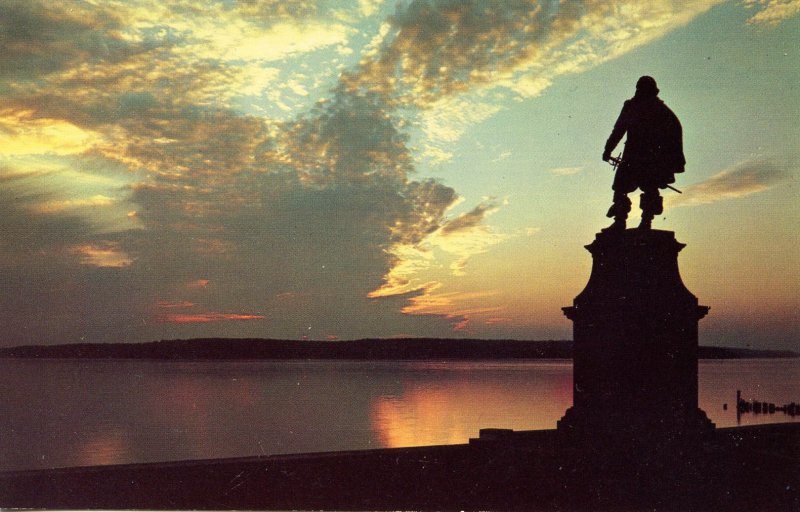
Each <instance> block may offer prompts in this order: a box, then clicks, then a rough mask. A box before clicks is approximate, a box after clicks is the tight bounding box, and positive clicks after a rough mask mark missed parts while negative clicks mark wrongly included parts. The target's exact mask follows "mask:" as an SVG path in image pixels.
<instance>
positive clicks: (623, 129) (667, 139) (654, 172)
mask: <svg viewBox="0 0 800 512" xmlns="http://www.w3.org/2000/svg"><path fill="white" fill-rule="evenodd" d="M626 133H627V139H626V141H625V151H624V152H623V154H622V161H621V162H619V166H618V167H617V174H616V176H614V184H613V186H612V187H611V188H612V189H613V190H614V204H613V205H611V208H610V209H609V210H608V214H607V216H608V217H613V218H614V223H613V224H611V226H609V227H607V228H605V229H604V230H603V231H615V230H620V231H623V230H625V221H626V219H627V218H628V212H630V211H631V200H630V199H628V193H630V192H633V191H634V190H636V189H637V188H639V189H641V191H642V195H641V196H640V202H639V207H640V208H641V209H642V222H641V224H640V225H639V229H650V226H651V224H652V221H653V217H655V216H656V215H659V214H661V212H663V211H664V205H663V200H662V198H661V195H660V194H659V192H658V189H660V188H666V187H667V186H668V185H669V184H670V183H674V182H675V173H678V172H683V169H684V165H685V164H686V159H685V158H684V156H683V134H682V129H681V123H680V121H678V118H677V117H676V116H675V114H674V113H673V112H672V111H671V110H670V109H669V108H668V107H667V106H666V105H665V104H664V102H663V101H661V99H660V98H659V97H658V87H657V86H656V81H655V80H654V79H653V78H652V77H649V76H643V77H641V78H640V79H639V81H638V82H636V94H635V95H634V96H633V98H631V99H629V100H627V101H626V102H625V104H624V105H623V107H622V112H621V113H620V114H619V118H618V119H617V122H616V124H614V129H613V130H612V132H611V135H610V136H609V137H608V141H606V146H605V151H603V160H604V161H606V162H608V161H609V160H611V159H612V157H611V152H612V151H613V150H614V148H615V147H616V146H617V144H618V143H619V141H620V140H621V139H622V136H623V135H625V134H626Z"/></svg>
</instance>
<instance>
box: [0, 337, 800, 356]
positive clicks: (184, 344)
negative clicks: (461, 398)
mask: <svg viewBox="0 0 800 512" xmlns="http://www.w3.org/2000/svg"><path fill="white" fill-rule="evenodd" d="M572 345H573V343H572V341H570V340H547V341H523V340H479V339H444V338H403V339H361V340H350V341H297V340H276V339H257V338H254V339H239V338H198V339H189V340H162V341H152V342H146V343H77V344H63V345H27V346H18V347H11V348H4V349H0V358H21V359H146V360H168V361H186V360H217V361H226V360H254V359H255V360H298V359H322V360H364V361H404V360H414V361H419V360H480V361H487V360H489V361H490V360H508V359H572ZM798 357H800V353H797V352H792V351H788V350H754V349H743V348H731V347H710V346H707V347H699V351H698V358H699V359H751V358H770V359H778V358H798Z"/></svg>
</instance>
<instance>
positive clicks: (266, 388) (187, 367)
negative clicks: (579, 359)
mask: <svg viewBox="0 0 800 512" xmlns="http://www.w3.org/2000/svg"><path fill="white" fill-rule="evenodd" d="M571 382H572V363H571V362H570V361H563V360H544V361H522V362H519V361H513V362H511V361H509V362H506V361H499V362H350V361H291V362H274V361H241V362H153V361H70V360H8V359H7V360H0V470H10V469H34V468H53V467H65V466H83V465H96V464H121V463H130V462H154V461H167V460H185V459H208V458H219V457H239V456H251V455H262V454H276V453H295V452H298V453H299V452H312V451H330V450H346V449H364V448H380V447H399V446H414V445H430V444H448V443H464V442H466V441H467V440H468V439H469V438H470V437H477V435H478V430H479V429H481V428H487V427H501V428H513V429H517V430H527V429H550V428H555V425H556V421H557V420H558V419H559V418H560V417H561V416H562V415H563V413H564V410H565V409H566V408H567V407H569V406H570V405H571V402H572V391H571ZM737 389H741V390H742V396H743V398H745V399H757V400H763V401H770V402H774V403H777V404H783V403H788V402H790V401H795V402H797V401H800V360H798V359H794V360H786V359H782V360H725V361H701V362H700V405H701V407H702V408H703V409H704V410H705V411H706V412H707V413H708V416H709V417H710V418H711V420H712V421H714V422H715V423H716V424H717V426H734V425H736V424H737V419H736V412H735V405H734V404H735V400H736V398H735V397H736V390H737ZM723 404H728V409H727V410H723ZM783 421H800V417H798V416H795V417H794V418H792V417H789V416H787V415H784V414H782V413H778V414H774V415H754V414H749V415H745V416H743V417H742V419H741V424H753V423H764V422H783Z"/></svg>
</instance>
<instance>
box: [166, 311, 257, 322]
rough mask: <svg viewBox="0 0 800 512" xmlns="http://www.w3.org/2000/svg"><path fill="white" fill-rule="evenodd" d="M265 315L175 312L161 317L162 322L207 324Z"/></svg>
mask: <svg viewBox="0 0 800 512" xmlns="http://www.w3.org/2000/svg"><path fill="white" fill-rule="evenodd" d="M264 318H266V317H265V316H263V315H249V314H242V313H192V314H185V313H175V314H168V315H165V316H164V317H162V318H161V319H160V321H161V322H162V323H169V324H207V323H211V322H230V321H246V320H264Z"/></svg>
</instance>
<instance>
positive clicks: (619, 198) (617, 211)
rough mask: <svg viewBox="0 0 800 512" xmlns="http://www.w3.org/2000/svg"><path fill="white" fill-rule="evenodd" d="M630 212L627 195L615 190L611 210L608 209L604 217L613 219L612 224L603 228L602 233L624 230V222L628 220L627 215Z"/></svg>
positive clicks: (629, 202) (629, 201)
mask: <svg viewBox="0 0 800 512" xmlns="http://www.w3.org/2000/svg"><path fill="white" fill-rule="evenodd" d="M630 211H631V200H630V199H629V198H628V194H626V193H624V192H620V191H619V190H615V191H614V204H612V205H611V208H609V209H608V213H607V214H606V217H613V218H614V223H613V224H611V225H610V226H608V227H607V228H605V229H604V230H603V231H610V230H624V229H625V221H626V220H627V219H628V213H629V212H630Z"/></svg>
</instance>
